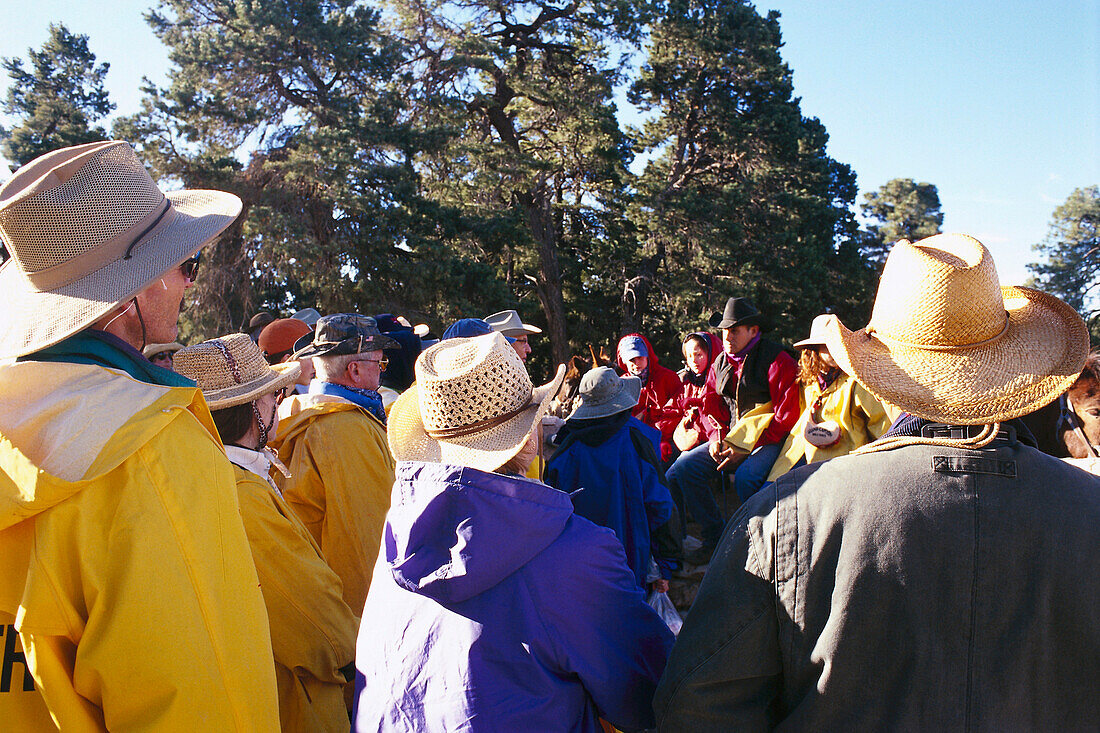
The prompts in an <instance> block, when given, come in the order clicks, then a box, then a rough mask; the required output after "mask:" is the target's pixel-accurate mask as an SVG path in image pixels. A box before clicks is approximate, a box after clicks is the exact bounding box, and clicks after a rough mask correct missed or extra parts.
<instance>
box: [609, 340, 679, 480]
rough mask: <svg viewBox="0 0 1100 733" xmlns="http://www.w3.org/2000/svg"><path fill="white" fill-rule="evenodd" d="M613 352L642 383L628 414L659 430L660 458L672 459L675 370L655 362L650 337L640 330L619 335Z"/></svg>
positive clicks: (676, 391) (676, 390)
mask: <svg viewBox="0 0 1100 733" xmlns="http://www.w3.org/2000/svg"><path fill="white" fill-rule="evenodd" d="M615 356H616V360H617V362H618V365H619V369H620V370H621V371H622V372H623V373H624V374H629V375H631V376H633V377H637V378H638V379H639V380H641V383H642V392H641V395H640V396H639V397H638V404H637V405H635V406H634V410H633V411H632V412H631V414H632V415H633V416H634V417H636V418H638V419H639V420H641V421H642V422H644V423H645V424H646V425H649V426H650V427H653V428H657V430H658V431H660V433H661V461H663V462H667V461H670V460H672V458H673V456H674V454H675V449H674V448H673V445H672V432H673V431H674V430H676V423H678V422H679V418H680V415H679V413H677V411H676V407H675V405H674V404H673V402H674V400H675V399H676V398H677V397H678V396H679V395H680V388H681V384H680V378H679V377H677V376H676V372H674V371H672V370H671V369H669V368H668V367H663V366H661V365H660V363H658V360H657V355H656V354H655V353H653V347H652V346H651V345H650V343H649V339H647V338H646V337H645V336H642V335H641V334H637V333H628V334H627V335H626V336H623V337H622V338H621V339H619V344H618V346H617V347H616V349H615Z"/></svg>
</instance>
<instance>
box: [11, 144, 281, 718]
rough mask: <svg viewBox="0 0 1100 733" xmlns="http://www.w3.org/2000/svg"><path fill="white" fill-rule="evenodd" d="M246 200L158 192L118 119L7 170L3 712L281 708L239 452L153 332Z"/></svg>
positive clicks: (168, 318)
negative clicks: (153, 357) (161, 356)
mask: <svg viewBox="0 0 1100 733" xmlns="http://www.w3.org/2000/svg"><path fill="white" fill-rule="evenodd" d="M240 208H241V204H240V200H239V199H238V198H237V197H236V196H233V195H232V194H228V193H222V192H220V191H175V192H172V193H169V194H164V193H162V192H161V191H160V190H159V189H158V188H157V187H156V185H155V184H154V183H153V181H152V179H151V178H150V177H149V174H148V173H147V172H146V170H145V168H144V167H143V166H142V164H141V162H140V161H139V160H138V159H137V156H135V155H134V151H133V150H132V149H131V148H130V146H129V145H127V144H126V143H124V142H118V141H114V142H101V143H91V144H88V145H80V146H77V147H73V148H65V149H62V150H57V151H54V152H51V153H47V154H46V155H43V156H41V157H39V158H37V159H36V160H34V161H32V162H30V163H28V164H27V165H25V166H23V167H22V168H20V169H19V170H18V171H16V172H15V174H14V175H13V176H12V178H11V179H9V180H8V181H7V183H5V184H4V185H3V186H2V187H0V235H2V238H3V243H4V246H5V247H6V248H7V251H8V253H9V255H10V259H9V260H8V261H7V262H5V263H4V265H3V266H2V267H0V299H2V300H3V310H4V318H3V319H0V360H5V359H11V358H16V359H17V363H14V364H10V365H8V366H4V367H0V558H2V559H3V565H2V567H3V570H2V571H0V631H2V632H3V635H4V643H5V659H4V671H5V674H4V676H3V678H2V679H0V682H2V684H0V720H3V721H4V723H3V724H4V726H5V727H7V728H10V729H13V730H42V729H44V728H52V727H60V728H61V729H62V730H100V729H105V728H111V729H130V728H137V727H141V728H157V729H162V730H168V729H171V730H249V731H251V730H273V729H275V728H276V727H277V726H278V713H277V707H276V705H277V699H276V694H275V676H274V669H273V663H272V657H271V641H270V638H269V634H268V631H267V614H266V611H265V609H264V603H263V598H262V597H261V595H260V590H259V587H258V581H257V576H256V569H255V567H254V565H253V563H252V559H251V555H250V553H249V547H248V542H247V539H246V537H245V532H244V528H243V526H242V524H241V519H240V513H239V508H238V505H237V500H236V496H235V492H234V490H233V485H234V482H233V471H232V467H231V466H230V464H229V461H227V460H226V458H225V453H224V450H223V448H222V444H221V441H220V440H219V439H218V434H217V430H216V428H215V427H214V424H213V422H212V420H211V417H210V411H209V410H208V409H207V406H206V402H205V401H204V400H203V398H202V394H201V393H200V392H199V391H198V390H197V389H195V385H194V383H193V382H191V381H190V380H188V379H186V378H185V377H181V376H179V375H178V374H175V373H174V372H171V371H169V370H167V369H162V368H160V367H157V366H154V365H153V364H151V363H150V362H149V361H148V360H147V359H146V358H145V357H144V356H142V354H141V352H140V349H141V348H143V347H144V346H146V345H147V344H149V343H170V342H172V341H173V340H174V339H175V338H176V320H177V317H178V315H179V308H180V302H181V299H182V298H183V296H184V293H185V291H186V290H187V288H188V287H190V285H191V282H192V281H193V280H194V277H195V269H196V265H197V263H198V260H197V258H198V252H199V251H200V250H201V248H202V247H203V246H205V245H206V244H209V243H210V242H212V241H213V240H214V239H215V238H216V237H217V236H218V235H219V234H220V233H221V232H222V231H224V230H225V229H226V228H227V227H228V226H229V225H230V224H232V223H233V220H234V219H235V218H236V216H237V214H238V213H239V212H240ZM16 631H18V637H17V636H15V634H16ZM20 642H21V644H22V648H20ZM9 670H10V671H11V672H12V674H11V675H10V676H9V675H8V671H9ZM9 683H10V684H9Z"/></svg>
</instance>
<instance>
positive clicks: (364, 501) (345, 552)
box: [271, 313, 397, 614]
mask: <svg viewBox="0 0 1100 733" xmlns="http://www.w3.org/2000/svg"><path fill="white" fill-rule="evenodd" d="M396 345H397V342H396V341H394V340H393V339H391V338H389V337H388V336H385V335H383V334H382V333H381V332H380V331H379V330H378V324H377V323H376V322H375V320H374V319H373V318H371V317H370V316H361V315H359V314H357V313H338V314H335V315H330V316H324V317H323V318H321V319H320V320H319V321H317V324H316V325H315V326H314V330H313V331H311V332H310V333H307V334H306V335H305V336H302V337H301V338H300V339H299V340H298V341H297V343H295V348H296V350H297V352H296V353H295V354H294V356H293V357H292V358H294V359H303V358H307V357H312V358H313V363H314V365H315V366H316V369H317V376H316V377H315V378H314V379H313V381H312V382H310V385H309V393H308V394H304V395H293V396H291V397H290V398H289V399H287V400H284V401H283V404H282V405H281V406H280V408H279V418H280V419H279V431H278V435H277V436H276V438H275V439H274V440H273V441H272V442H271V447H272V448H274V449H276V450H277V451H278V452H279V458H280V460H282V461H283V463H285V464H286V465H287V467H288V468H289V469H290V477H289V478H285V477H282V476H277V477H276V481H278V482H279V486H280V488H282V490H283V493H284V495H285V496H286V500H287V503H288V504H290V507H291V508H292V509H293V510H294V511H295V512H297V514H298V518H299V519H301V520H302V523H303V524H304V525H305V526H306V529H308V530H309V531H310V534H312V535H313V538H314V539H315V540H316V541H317V544H318V545H320V547H321V552H322V553H323V554H324V556H325V560H327V561H328V564H329V565H330V566H331V567H332V569H333V570H335V571H336V574H337V575H338V576H340V581H341V582H342V583H343V585H344V600H345V601H346V602H347V604H348V606H350V607H351V608H352V610H354V611H355V613H356V614H359V613H362V610H363V601H364V600H365V599H366V597H367V588H368V587H370V581H371V574H372V573H373V571H374V561H375V560H376V559H377V558H378V543H379V541H380V540H381V537H382V523H383V522H384V521H385V519H386V510H387V509H389V507H390V489H391V488H393V467H394V461H393V457H392V456H391V455H390V451H389V448H388V447H387V446H386V426H385V422H384V421H385V419H386V413H385V411H384V408H383V406H382V396H381V395H380V394H378V385H379V383H380V380H381V376H382V372H383V371H385V369H386V365H387V361H386V358H385V355H384V354H383V352H382V349H388V348H391V347H393V346H396Z"/></svg>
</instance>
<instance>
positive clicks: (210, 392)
mask: <svg viewBox="0 0 1100 733" xmlns="http://www.w3.org/2000/svg"><path fill="white" fill-rule="evenodd" d="M276 367H278V368H273V367H270V366H268V365H267V362H266V361H265V360H264V354H263V351H261V350H260V347H259V346H257V345H256V344H255V342H253V341H252V338H251V337H250V336H249V335H248V334H247V333H232V334H229V335H228V336H222V337H221V338H216V339H211V340H209V341H203V342H202V343H201V344H195V345H194V346H188V347H187V348H185V349H181V350H180V351H177V352H176V357H175V370H176V372H177V373H179V374H182V375H183V376H185V377H187V378H189V379H193V380H195V382H196V384H198V386H199V389H201V390H202V394H203V396H204V397H206V404H208V405H209V406H210V409H211V410H224V409H225V408H227V407H233V406H234V405H243V404H245V403H247V402H252V401H253V400H255V399H256V398H258V397H262V396H263V395H265V394H269V393H271V392H275V391H278V390H280V389H282V388H283V387H288V386H290V385H292V384H294V383H295V381H297V379H298V375H299V374H300V373H301V366H299V364H298V362H296V361H292V362H288V363H286V364H277V365H276Z"/></svg>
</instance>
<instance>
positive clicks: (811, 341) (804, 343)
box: [792, 313, 837, 349]
mask: <svg viewBox="0 0 1100 733" xmlns="http://www.w3.org/2000/svg"><path fill="white" fill-rule="evenodd" d="M835 320H837V318H836V316H835V315H833V314H832V313H822V314H821V315H820V316H816V317H815V318H814V320H813V323H811V324H810V335H809V336H807V337H806V338H804V339H802V340H801V341H796V342H794V343H793V344H792V346H794V347H795V348H796V349H809V348H812V347H814V346H825V345H826V344H825V327H826V326H827V325H828V324H829V322H830V321H835Z"/></svg>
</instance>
